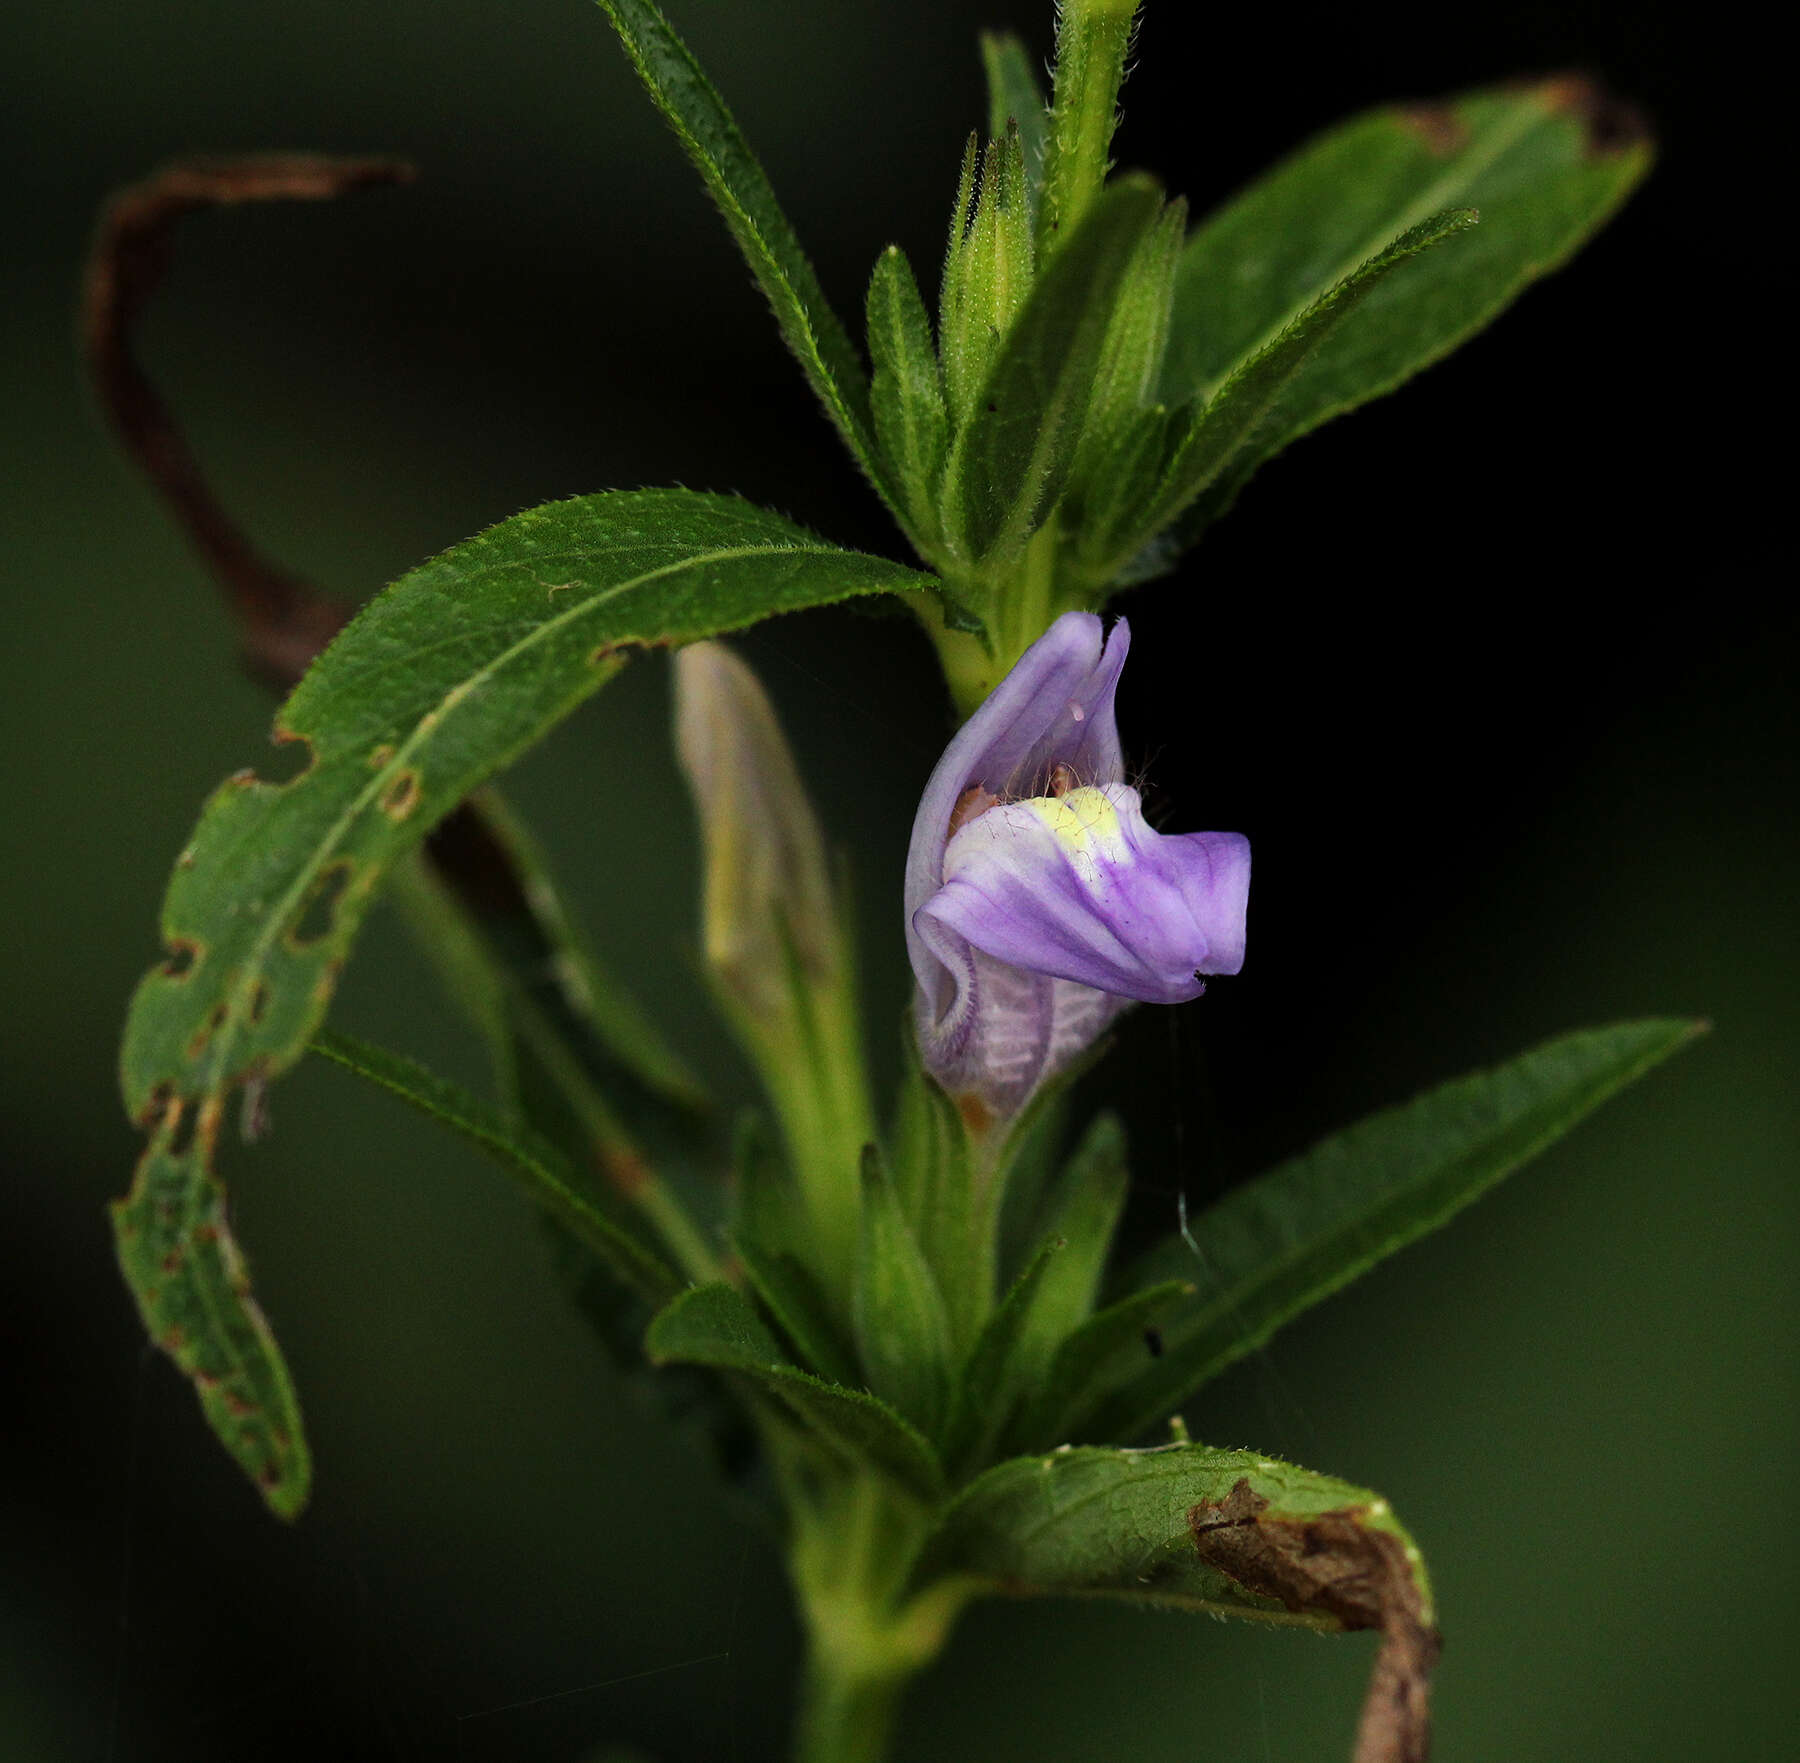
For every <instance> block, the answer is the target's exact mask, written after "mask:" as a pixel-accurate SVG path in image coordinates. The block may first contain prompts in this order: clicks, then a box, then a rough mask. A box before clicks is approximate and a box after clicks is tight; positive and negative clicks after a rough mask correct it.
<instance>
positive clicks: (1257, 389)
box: [1083, 209, 1476, 579]
mask: <svg viewBox="0 0 1800 1763" xmlns="http://www.w3.org/2000/svg"><path fill="white" fill-rule="evenodd" d="M1475 223H1476V216H1475V215H1474V214H1473V213H1471V212H1470V211H1468V210H1467V209H1461V210H1450V211H1447V212H1445V213H1443V214H1437V215H1433V216H1432V217H1431V218H1430V219H1429V220H1425V221H1421V222H1420V223H1419V225H1417V226H1416V227H1413V228H1412V229H1411V230H1410V231H1409V232H1405V233H1402V234H1401V235H1400V237H1399V238H1397V239H1395V240H1394V241H1393V243H1392V244H1390V245H1389V246H1388V247H1387V249H1386V250H1384V251H1381V252H1379V253H1378V254H1377V255H1376V256H1374V257H1371V258H1370V259H1369V261H1368V262H1367V263H1364V264H1362V265H1360V266H1359V267H1358V268H1357V269H1355V270H1354V271H1352V273H1351V274H1349V275H1348V276H1346V277H1345V278H1344V279H1343V280H1342V281H1341V282H1339V283H1338V284H1337V285H1336V286H1335V287H1333V288H1331V289H1330V290H1329V291H1328V292H1327V293H1325V294H1323V295H1321V296H1320V298H1319V299H1318V300H1317V301H1315V302H1314V303H1313V304H1312V305H1311V306H1309V307H1308V308H1307V309H1306V311H1305V312H1303V313H1301V314H1300V316H1299V317H1298V318H1296V319H1295V320H1294V321H1293V323H1292V324H1290V325H1289V326H1288V327H1287V328H1286V329H1285V330H1283V331H1282V332H1281V334H1280V335H1279V336H1278V337H1276V338H1275V339H1274V340H1273V341H1272V342H1270V343H1269V344H1268V345H1267V346H1266V347H1265V348H1263V349H1261V350H1259V351H1258V352H1257V354H1256V355H1254V356H1252V357H1251V359H1250V360H1248V361H1246V362H1245V363H1244V364H1243V365H1242V366H1240V367H1239V368H1238V369H1237V370H1236V371H1235V372H1234V373H1233V374H1232V376H1231V378H1230V379H1228V380H1227V381H1226V382H1225V384H1224V385H1223V386H1221V387H1220V388H1219V391H1218V394H1217V396H1216V397H1214V398H1213V399H1212V401H1211V402H1210V403H1209V404H1207V405H1206V406H1205V408H1204V409H1201V410H1199V411H1197V412H1196V414H1195V415H1194V417H1193V418H1192V420H1191V422H1190V423H1189V426H1188V428H1187V432H1186V434H1185V435H1184V437H1183V438H1182V440H1181V442H1180V444H1179V445H1178V446H1177V448H1176V450H1175V455H1174V457H1173V458H1172V459H1171V460H1170V462H1169V464H1168V467H1167V469H1166V470H1165V471H1164V473H1163V477H1162V482H1161V483H1160V485H1158V486H1157V488H1156V490H1155V493H1154V494H1153V495H1152V496H1151V497H1150V498H1149V501H1148V504H1147V506H1145V507H1144V508H1143V510H1142V512H1141V513H1138V514H1137V516H1136V524H1135V528H1133V527H1130V526H1128V527H1127V528H1126V529H1125V530H1124V531H1122V532H1121V531H1114V532H1110V533H1109V532H1102V531H1094V532H1093V533H1091V534H1084V544H1083V551H1084V554H1085V555H1084V561H1087V562H1088V566H1089V568H1090V569H1091V570H1092V571H1093V573H1094V574H1095V576H1096V577H1097V578H1100V579H1104V578H1106V577H1107V575H1108V574H1109V573H1110V569H1111V567H1112V566H1114V565H1119V564H1123V563H1124V562H1125V561H1127V560H1128V559H1129V558H1130V557H1132V556H1133V555H1135V554H1136V553H1137V552H1138V551H1139V550H1141V549H1142V547H1143V545H1144V544H1145V543H1146V542H1147V541H1148V540H1149V538H1150V537H1151V536H1152V535H1153V534H1154V533H1156V532H1158V531H1160V530H1161V529H1162V528H1163V527H1164V526H1166V525H1168V523H1169V522H1170V521H1171V520H1173V519H1174V518H1175V516H1176V515H1177V514H1178V513H1179V512H1180V511H1181V510H1182V509H1183V508H1185V507H1187V506H1188V504H1189V503H1191V502H1192V501H1193V500H1194V499H1195V497H1197V496H1198V495H1200V494H1201V492H1202V491H1204V490H1205V489H1207V487H1208V486H1209V485H1212V484H1216V483H1220V482H1222V481H1225V480H1226V479H1230V480H1231V481H1233V482H1242V481H1243V479H1244V478H1246V477H1248V476H1249V474H1250V473H1251V472H1252V471H1253V470H1254V469H1255V468H1256V465H1257V462H1258V461H1260V460H1262V459H1264V458H1266V457H1267V456H1268V455H1269V453H1270V452H1272V451H1273V450H1274V448H1275V447H1277V446H1279V445H1280V440H1279V438H1278V431H1277V430H1276V429H1275V428H1274V427H1273V426H1272V424H1271V413H1272V412H1273V411H1274V410H1275V409H1276V408H1277V407H1278V406H1279V404H1280V401H1281V397H1282V394H1283V391H1284V390H1285V388H1286V387H1287V386H1288V385H1289V384H1290V383H1291V382H1292V381H1293V379H1294V378H1295V376H1296V375H1297V374H1299V373H1301V372H1302V371H1303V370H1304V368H1305V365H1306V362H1307V361H1308V359H1309V358H1310V357H1311V355H1312V354H1313V352H1314V351H1315V350H1316V349H1318V348H1320V347H1322V346H1323V344H1324V342H1325V341H1326V339H1328V338H1329V337H1330V336H1331V334H1332V332H1333V331H1334V330H1336V329H1337V327H1338V326H1339V325H1341V324H1342V323H1344V322H1345V321H1346V320H1347V319H1348V318H1349V317H1350V315H1351V314H1352V313H1353V312H1354V311H1355V310H1356V308H1357V307H1358V306H1359V305H1360V304H1361V303H1362V301H1363V300H1365V299H1366V298H1368V296H1369V295H1370V294H1372V293H1373V292H1374V291H1375V289H1376V288H1377V287H1378V286H1379V285H1380V283H1381V282H1382V280H1383V278H1384V277H1386V276H1387V275H1388V274H1389V273H1390V272H1392V271H1393V270H1395V269H1398V268H1399V267H1400V266H1401V265H1402V264H1404V263H1406V262H1407V260H1408V259H1409V258H1413V257H1416V256H1418V255H1419V253H1420V252H1422V251H1426V250H1428V249H1430V247H1432V246H1433V245H1437V244H1440V243H1441V242H1442V241H1443V240H1445V239H1448V238H1450V237H1452V236H1453V235H1455V234H1457V233H1460V232H1463V231H1466V230H1467V229H1468V228H1470V227H1472V226H1474V225H1475ZM1096 555H1098V556H1099V557H1101V558H1103V559H1106V561H1103V562H1099V563H1095V562H1093V561H1092V559H1093V558H1094V557H1095V556H1096Z"/></svg>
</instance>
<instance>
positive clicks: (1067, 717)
mask: <svg viewBox="0 0 1800 1763" xmlns="http://www.w3.org/2000/svg"><path fill="white" fill-rule="evenodd" d="M1100 636H1101V626H1100V620H1099V619H1098V618H1097V617H1095V616H1094V614H1093V613H1091V612H1067V613H1064V614H1063V616H1062V617H1061V618H1059V619H1058V620H1057V621H1056V622H1055V623H1054V624H1053V625H1051V627H1050V628H1049V630H1047V631H1046V632H1045V633H1044V634H1043V636H1041V637H1040V638H1038V640H1037V641H1036V642H1035V643H1034V644H1032V646H1031V647H1030V648H1029V649H1028V650H1026V652H1025V653H1024V655H1022V656H1021V657H1020V658H1019V662H1018V664H1017V665H1016V666H1015V667H1014V668H1013V670H1012V671H1011V672H1010V673H1009V674H1007V676H1006V677H1005V679H1003V680H1002V681H1001V682H1000V683H999V685H997V686H996V687H995V688H994V690H993V691H992V692H991V693H990V694H989V695H988V698H987V700H986V702H985V703H983V704H982V706H981V708H980V709H979V710H977V711H976V712H975V714H974V715H973V716H971V717H970V718H969V720H968V721H967V722H966V723H964V724H963V726H962V728H961V729H960V730H959V731H958V732H957V734H956V736H955V738H954V739H953V740H952V741H951V742H950V745H949V746H948V747H946V748H945V749H944V756H943V758H941V759H940V760H939V761H938V763H937V769H936V770H934V771H933V772H932V774H931V779H930V782H928V783H927V784H926V786H925V794H924V796H923V797H922V798H921V799H920V802H919V812H918V814H917V815H916V816H915V817H914V819H913V830H912V843H911V845H910V846H909V847H908V850H907V854H906V889H905V906H906V948H907V954H908V956H909V957H910V959H911V961H912V969H913V974H914V977H915V978H916V979H917V980H918V982H919V985H920V988H921V990H922V991H923V992H924V994H925V995H926V997H927V998H929V999H930V1000H931V1001H932V1003H933V1005H934V1007H936V1014H938V1015H941V1014H942V1013H943V1011H944V1010H945V1009H947V1008H948V1007H949V1006H950V1004H951V1003H952V1001H953V999H954V990H955V977H954V975H953V974H952V973H951V972H950V970H949V968H947V967H946V966H945V965H944V963H943V962H942V961H941V960H940V959H939V958H938V957H937V956H936V955H935V954H933V953H932V952H931V950H930V949H929V948H928V947H927V946H926V943H925V940H924V938H923V937H922V936H921V935H920V933H919V931H918V928H917V926H916V924H915V922H914V921H915V919H916V918H917V917H918V914H919V909H920V908H921V907H922V906H924V905H925V903H926V902H927V901H928V900H929V899H930V898H931V897H932V896H933V895H934V894H935V893H937V891H938V890H939V889H940V888H941V887H942V886H943V885H944V851H945V847H946V846H947V845H948V843H949V838H950V821H951V817H952V816H953V815H954V814H955V812H956V805H957V802H958V801H959V800H960V799H961V797H962V795H963V793H964V791H966V790H968V789H970V788H972V787H975V786H977V785H979V786H980V787H981V788H982V789H984V790H986V791H988V792H989V793H990V794H992V795H994V796H996V797H998V798H1000V799H1002V800H1005V799H1006V798H1008V797H1016V796H1022V795H1030V794H1034V793H1035V789H1036V787H1038V786H1042V785H1044V784H1046V783H1047V782H1048V779H1049V775H1050V771H1051V768H1052V767H1053V766H1054V765H1056V764H1057V763H1059V762H1060V763H1062V764H1064V765H1067V766H1068V767H1069V768H1070V770H1071V771H1072V772H1074V774H1075V775H1076V776H1077V777H1078V778H1080V779H1081V781H1082V782H1084V783H1091V784H1112V783H1118V782H1120V781H1122V779H1123V778H1124V775H1125V760H1124V755H1123V753H1122V752H1121V751H1120V748H1119V729H1118V723H1117V721H1116V719H1115V717H1114V715H1113V694H1114V692H1115V691H1116V690H1117V689H1118V684H1119V672H1120V669H1121V668H1123V667H1124V665H1125V653H1126V650H1127V649H1128V648H1129V647H1130V646H1131V630H1130V627H1129V626H1128V625H1127V624H1126V622H1125V620H1124V619H1122V618H1121V619H1120V620H1119V621H1118V622H1117V623H1116V624H1114V626H1113V628H1112V632H1111V634H1110V636H1108V638H1107V639H1106V642H1105V644H1104V646H1102V643H1101V640H1100Z"/></svg>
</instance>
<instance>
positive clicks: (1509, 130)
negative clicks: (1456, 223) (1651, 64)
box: [1191, 105, 1544, 404]
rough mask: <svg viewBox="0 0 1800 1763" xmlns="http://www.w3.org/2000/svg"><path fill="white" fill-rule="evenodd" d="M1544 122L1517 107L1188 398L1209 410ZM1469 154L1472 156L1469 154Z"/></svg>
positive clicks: (1541, 115)
mask: <svg viewBox="0 0 1800 1763" xmlns="http://www.w3.org/2000/svg"><path fill="white" fill-rule="evenodd" d="M1543 120H1544V112H1543V111H1541V110H1539V109H1537V108H1536V107H1535V106H1531V105H1524V106H1521V108H1520V111H1519V113H1518V115H1517V117H1516V118H1514V119H1513V120H1512V121H1510V122H1509V123H1506V124H1504V125H1502V126H1500V127H1497V128H1496V129H1495V130H1494V131H1493V134H1492V135H1491V136H1490V137H1489V138H1488V139H1487V141H1486V142H1485V144H1484V147H1483V149H1482V150H1481V152H1480V153H1479V154H1476V155H1475V157H1473V158H1472V159H1471V160H1469V161H1467V162H1465V163H1463V164H1461V165H1459V166H1458V167H1456V168H1455V169H1447V170H1445V171H1444V172H1443V174H1442V175H1441V176H1440V177H1438V178H1437V180H1436V181H1435V182H1433V183H1431V184H1428V185H1427V186H1426V188H1425V189H1424V190H1423V191H1422V192H1421V193H1420V194H1419V195H1417V196H1415V197H1414V198H1413V200H1412V201H1411V202H1409V203H1408V204H1407V205H1406V206H1405V207H1404V208H1402V209H1401V210H1400V217H1399V219H1398V220H1397V221H1395V222H1392V223H1388V224H1386V225H1385V226H1384V229H1383V230H1382V231H1379V232H1371V233H1367V234H1365V235H1364V236H1363V242H1362V243H1360V244H1359V245H1357V246H1356V247H1355V248H1353V249H1352V250H1351V251H1349V252H1347V253H1345V254H1344V256H1343V257H1341V258H1340V259H1339V261H1338V264H1337V266H1336V267H1335V268H1334V269H1333V270H1332V271H1331V272H1330V273H1329V274H1328V275H1326V276H1324V277H1323V278H1321V279H1320V280H1319V281H1317V282H1315V283H1314V284H1313V288H1312V291H1311V292H1310V293H1309V294H1307V295H1306V296H1305V297H1303V298H1302V299H1300V300H1297V301H1295V302H1294V303H1293V304H1292V305H1290V306H1289V307H1288V308H1287V310H1286V311H1285V312H1284V313H1283V314H1282V315H1281V317H1280V318H1279V319H1277V320H1275V321H1274V323H1272V324H1270V325H1268V326H1267V327H1265V328H1264V330H1263V331H1262V333H1261V334H1260V335H1259V336H1258V337H1257V339H1256V341H1255V342H1254V343H1253V344H1251V345H1250V347H1248V348H1247V349H1245V350H1244V351H1242V353H1241V354H1240V355H1239V356H1238V358H1237V360H1236V361H1234V362H1233V363H1232V364H1231V366H1229V367H1228V368H1226V369H1225V371H1224V372H1223V373H1221V374H1219V375H1218V376H1217V378H1215V379H1213V380H1211V381H1202V382H1200V383H1199V384H1197V385H1196V386H1195V387H1194V389H1193V392H1192V394H1191V396H1193V397H1196V398H1199V399H1200V400H1201V401H1202V402H1203V403H1206V404H1210V403H1211V402H1212V400H1213V398H1214V397H1215V396H1216V395H1217V393H1218V391H1219V388H1220V387H1221V386H1223V385H1224V384H1225V383H1226V381H1227V380H1229V379H1230V378H1231V377H1232V376H1233V375H1234V374H1235V373H1237V371H1238V370H1239V369H1240V368H1241V367H1243V366H1244V365H1245V364H1246V363H1247V362H1250V361H1254V360H1255V359H1256V358H1257V356H1258V355H1260V354H1261V353H1262V352H1263V350H1264V349H1266V348H1268V346H1269V345H1270V344H1271V343H1272V342H1274V341H1275V339H1276V338H1277V337H1279V336H1280V335H1281V334H1282V333H1283V332H1284V331H1285V330H1286V329H1287V328H1288V326H1289V325H1291V324H1292V323H1293V322H1294V321H1295V320H1296V319H1297V318H1299V317H1300V315H1301V314H1302V313H1304V312H1307V311H1309V310H1310V309H1311V308H1312V307H1313V306H1315V305H1317V304H1318V302H1319V301H1320V300H1321V299H1322V298H1323V297H1324V296H1325V295H1326V294H1328V293H1329V292H1330V291H1331V290H1332V289H1333V288H1335V287H1336V286H1337V285H1338V284H1339V283H1340V282H1342V281H1343V280H1344V279H1345V278H1346V277H1348V276H1350V275H1353V274H1354V273H1355V272H1356V271H1357V270H1358V269H1360V268H1361V267H1362V265H1363V264H1365V263H1367V262H1368V261H1369V260H1370V259H1371V258H1373V257H1375V256H1377V255H1378V254H1379V253H1380V252H1381V251H1382V250H1383V249H1384V248H1385V247H1386V246H1388V245H1391V244H1393V243H1394V241H1395V240H1396V239H1398V238H1399V237H1400V236H1401V235H1402V234H1403V233H1408V232H1410V231H1411V230H1412V229H1413V228H1414V227H1416V226H1418V225H1420V224H1421V223H1422V222H1423V221H1426V220H1429V219H1430V218H1431V216H1432V215H1434V214H1436V213H1437V212H1438V211H1439V210H1440V209H1444V208H1450V207H1453V206H1455V199H1456V197H1457V196H1459V195H1462V194H1464V193H1466V191H1467V190H1468V188H1469V186H1470V185H1471V184H1473V183H1474V182H1475V180H1476V179H1477V178H1479V177H1480V176H1481V175H1482V174H1483V173H1484V172H1486V171H1488V170H1489V169H1490V168H1491V167H1492V166H1493V165H1494V163H1495V162H1496V161H1497V160H1498V159H1499V158H1500V157H1501V156H1502V155H1503V154H1505V153H1507V152H1508V151H1509V150H1510V149H1512V148H1513V147H1516V146H1517V145H1518V143H1519V142H1520V141H1521V140H1522V139H1523V138H1524V137H1525V136H1526V135H1527V134H1528V133H1530V131H1531V130H1532V129H1534V128H1535V127H1537V125H1538V124H1539V123H1540V122H1542V121H1543ZM1470 151H1471V153H1474V149H1473V148H1471V149H1470Z"/></svg>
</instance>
